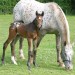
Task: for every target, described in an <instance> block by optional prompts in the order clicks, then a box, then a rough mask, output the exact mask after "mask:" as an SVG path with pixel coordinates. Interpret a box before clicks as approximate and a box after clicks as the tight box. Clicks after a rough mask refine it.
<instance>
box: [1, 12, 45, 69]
mask: <svg viewBox="0 0 75 75" xmlns="http://www.w3.org/2000/svg"><path fill="white" fill-rule="evenodd" d="M43 16H44V12H42V13H41V14H39V13H38V12H37V11H36V18H35V19H34V20H33V22H32V23H30V24H28V25H24V23H21V22H14V23H11V26H10V27H9V36H8V39H7V40H6V42H5V43H4V45H3V55H2V64H4V57H5V50H6V48H7V46H8V44H9V43H10V42H11V54H12V58H11V59H12V62H13V63H14V64H17V62H16V60H15V52H14V50H15V43H16V41H17V37H18V36H21V37H24V38H27V41H28V62H27V66H28V69H30V64H31V63H33V64H34V65H36V63H35V62H36V51H37V50H36V46H37V39H38V37H39V30H40V28H41V27H42V22H43ZM32 46H33V47H32Z"/></svg>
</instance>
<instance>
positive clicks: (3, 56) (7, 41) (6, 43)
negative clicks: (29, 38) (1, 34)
mask: <svg viewBox="0 0 75 75" xmlns="http://www.w3.org/2000/svg"><path fill="white" fill-rule="evenodd" d="M10 41H11V39H7V40H6V42H5V43H4V45H3V54H2V59H1V60H2V64H4V58H5V50H6V48H7V46H8V44H9V43H10Z"/></svg>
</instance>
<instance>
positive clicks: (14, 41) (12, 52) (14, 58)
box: [10, 35, 19, 65]
mask: <svg viewBox="0 0 75 75" xmlns="http://www.w3.org/2000/svg"><path fill="white" fill-rule="evenodd" d="M18 39H19V36H18V35H17V36H16V37H15V38H14V39H13V41H12V42H11V44H10V46H11V60H12V62H13V63H14V64H15V65H17V62H16V57H15V44H16V42H17V40H18Z"/></svg>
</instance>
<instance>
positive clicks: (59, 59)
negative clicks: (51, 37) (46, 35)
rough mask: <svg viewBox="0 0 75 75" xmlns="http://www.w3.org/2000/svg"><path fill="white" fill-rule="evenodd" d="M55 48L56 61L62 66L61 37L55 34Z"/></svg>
mask: <svg viewBox="0 0 75 75" xmlns="http://www.w3.org/2000/svg"><path fill="white" fill-rule="evenodd" d="M56 49H57V62H58V63H59V65H60V66H62V67H64V64H63V62H62V59H61V38H60V35H59V34H58V35H56Z"/></svg>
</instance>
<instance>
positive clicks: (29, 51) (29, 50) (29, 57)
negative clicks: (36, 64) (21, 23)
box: [27, 38, 33, 70]
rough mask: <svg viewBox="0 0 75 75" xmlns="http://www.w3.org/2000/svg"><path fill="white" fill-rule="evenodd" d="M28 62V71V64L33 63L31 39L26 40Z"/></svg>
mask: <svg viewBox="0 0 75 75" xmlns="http://www.w3.org/2000/svg"><path fill="white" fill-rule="evenodd" d="M27 40H28V62H27V66H28V69H29V70H30V64H31V63H33V49H32V46H33V44H32V39H31V38H28V39H27Z"/></svg>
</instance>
